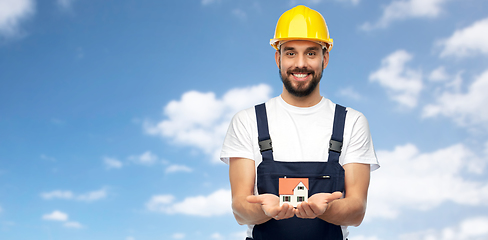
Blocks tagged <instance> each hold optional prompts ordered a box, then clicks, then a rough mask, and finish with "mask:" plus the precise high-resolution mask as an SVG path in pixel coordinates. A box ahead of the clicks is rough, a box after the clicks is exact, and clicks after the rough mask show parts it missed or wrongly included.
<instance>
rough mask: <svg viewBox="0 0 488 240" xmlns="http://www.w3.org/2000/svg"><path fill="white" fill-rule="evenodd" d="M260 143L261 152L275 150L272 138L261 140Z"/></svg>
mask: <svg viewBox="0 0 488 240" xmlns="http://www.w3.org/2000/svg"><path fill="white" fill-rule="evenodd" d="M258 144H259V149H261V152H264V151H268V150H271V151H272V150H273V147H272V146H271V139H266V140H263V141H259V142H258Z"/></svg>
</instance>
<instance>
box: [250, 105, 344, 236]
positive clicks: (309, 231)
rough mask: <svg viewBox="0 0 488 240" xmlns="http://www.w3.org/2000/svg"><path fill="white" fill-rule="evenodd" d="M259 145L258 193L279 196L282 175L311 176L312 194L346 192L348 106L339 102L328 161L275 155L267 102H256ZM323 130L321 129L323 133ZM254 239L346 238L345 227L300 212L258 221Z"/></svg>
mask: <svg viewBox="0 0 488 240" xmlns="http://www.w3.org/2000/svg"><path fill="white" fill-rule="evenodd" d="M255 110H256V118H257V124H258V138H259V147H260V150H261V155H262V157H263V161H262V162H261V163H260V164H259V166H258V167H257V188H258V194H265V193H269V194H275V195H277V196H279V193H278V189H279V178H308V182H309V184H308V185H309V189H308V197H310V196H312V195H314V194H315V193H332V192H335V191H340V192H344V169H343V168H342V166H341V165H340V164H339V156H340V153H341V148H342V140H343V133H344V122H345V118H346V108H344V107H343V106H340V105H336V108H335V115H334V125H333V130H332V137H331V140H330V143H329V158H328V161H327V162H280V161H275V160H274V159H273V149H272V144H271V138H270V135H269V129H268V120H267V115H266V106H265V104H264V103H263V104H260V105H256V106H255ZM319 134H320V133H319ZM252 235H253V240H286V239H293V240H296V239H307V240H319V239H320V240H324V239H327V240H342V239H343V236H342V229H341V227H340V226H338V225H334V224H331V223H328V222H326V221H323V220H322V219H319V218H315V219H302V218H298V217H296V216H294V217H292V218H289V219H284V220H275V219H271V220H269V221H267V222H265V223H263V224H259V225H255V226H254V229H253V234H252Z"/></svg>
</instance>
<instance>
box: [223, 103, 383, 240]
mask: <svg viewBox="0 0 488 240" xmlns="http://www.w3.org/2000/svg"><path fill="white" fill-rule="evenodd" d="M346 110H347V114H346V122H345V126H344V140H343V145H342V152H341V155H340V158H339V163H340V164H341V165H345V164H348V163H364V164H370V165H371V171H374V170H376V169H377V168H379V163H378V160H377V158H376V153H375V151H374V147H373V140H372V139H371V134H370V131H369V124H368V120H367V119H366V117H364V115H363V114H362V113H360V112H358V111H356V110H354V109H352V108H347V109H346ZM334 111H335V104H334V103H333V102H332V101H330V100H329V99H326V98H322V100H321V101H320V102H319V103H318V104H316V105H315V106H312V107H308V108H300V107H295V106H292V105H289V104H288V103H286V102H285V101H284V100H283V99H282V98H281V96H278V97H275V98H272V99H270V100H269V101H268V102H266V112H267V116H268V126H269V134H270V136H271V141H272V143H273V157H274V159H275V161H290V162H299V161H323V162H326V161H327V158H328V155H329V141H330V137H331V135H332V125H333V122H334ZM231 157H238V158H248V159H251V160H254V162H255V167H256V168H257V166H258V165H259V164H260V163H261V161H262V156H261V152H260V151H259V145H258V128H257V123H256V112H255V110H254V107H251V108H248V109H246V110H243V111H240V112H238V113H237V114H236V115H235V116H234V118H233V119H232V122H231V124H230V126H229V129H228V131H227V135H226V137H225V140H224V144H223V147H222V152H221V155H220V159H221V160H222V161H223V162H225V163H226V164H228V163H229V158H231ZM255 183H256V181H255ZM254 192H255V194H257V186H256V184H255V186H254ZM253 227H254V226H249V230H248V237H252V229H253ZM342 230H343V236H344V239H345V238H346V237H347V235H348V231H347V227H345V226H343V227H342Z"/></svg>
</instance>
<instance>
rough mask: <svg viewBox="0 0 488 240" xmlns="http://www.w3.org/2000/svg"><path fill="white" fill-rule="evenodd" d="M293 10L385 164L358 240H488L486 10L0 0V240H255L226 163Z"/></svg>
mask: <svg viewBox="0 0 488 240" xmlns="http://www.w3.org/2000/svg"><path fill="white" fill-rule="evenodd" d="M297 4H305V5H307V6H308V7H311V8H313V9H315V10H318V11H319V12H321V13H322V14H323V16H324V17H325V19H326V21H327V24H328V26H329V30H330V33H331V37H332V38H333V39H334V48H333V49H332V51H331V55H330V56H331V58H330V62H329V66H328V67H327V69H326V70H325V72H324V77H323V79H322V84H321V92H322V95H324V96H326V97H328V98H330V99H332V101H334V102H337V103H340V104H342V105H346V106H349V107H352V108H355V109H357V110H359V111H361V112H363V113H364V114H365V115H366V117H367V118H368V120H369V122H370V127H371V131H372V135H373V139H374V143H375V148H376V152H377V155H378V158H379V161H380V163H381V164H382V168H380V169H379V170H378V171H375V172H374V173H373V174H372V180H371V187H370V192H369V203H368V211H367V215H366V218H365V220H364V222H363V224H362V225H361V226H360V227H358V228H355V227H351V228H350V231H351V235H350V239H351V240H386V239H425V240H427V239H428V240H437V239H439V240H440V239H443V240H450V239H461V240H462V239H470V240H472V239H488V230H487V229H488V227H487V226H488V204H487V203H488V177H487V172H488V169H487V166H486V165H487V162H488V131H487V130H488V124H487V123H488V108H487V107H486V104H487V103H488V95H487V94H486V92H488V67H487V66H488V14H487V11H486V9H488V2H486V1H483V0H464V1H461V0H422V1H420V0H384V1H365V0H308V1H295V0H290V1H239V0H238V1H230V0H194V1H156V0H147V1H135V0H119V1H108V0H105V1H88V0H46V1H39V0H0V239H2V240H3V239H5V240H20V239H22V240H24V239H39V240H40V239H46V240H57V239H73V240H76V239H95V240H96V239H100V240H101V239H103V240H112V239H113V240H152V239H214V240H219V239H231V240H234V239H243V236H244V232H245V230H246V228H245V227H243V226H239V225H238V224H237V223H236V222H235V220H234V219H233V216H232V213H231V209H230V186H229V183H228V172H227V170H228V168H227V166H226V165H225V164H223V163H221V162H220V161H219V160H218V152H219V150H220V146H221V144H222V140H223V136H224V134H225V131H226V129H227V125H228V123H229V121H230V118H231V117H232V116H233V114H235V113H236V112H237V111H239V110H241V109H244V108H247V107H250V106H252V105H254V104H256V103H259V102H262V101H265V100H267V99H269V98H271V97H274V96H277V95H279V94H280V92H281V88H282V87H281V81H280V80H279V77H278V69H277V68H276V65H275V62H274V57H273V56H274V50H273V48H272V47H270V46H269V39H270V38H272V37H273V33H274V27H275V24H276V22H277V20H278V18H279V16H280V15H281V14H282V13H283V12H285V11H286V10H288V9H290V8H292V7H294V6H295V5H297Z"/></svg>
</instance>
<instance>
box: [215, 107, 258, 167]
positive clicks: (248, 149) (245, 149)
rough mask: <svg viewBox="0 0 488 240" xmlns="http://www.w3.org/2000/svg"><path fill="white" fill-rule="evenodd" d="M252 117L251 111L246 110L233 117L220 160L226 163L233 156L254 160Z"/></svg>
mask: <svg viewBox="0 0 488 240" xmlns="http://www.w3.org/2000/svg"><path fill="white" fill-rule="evenodd" d="M251 117H252V116H249V111H248V110H244V111H241V112H239V113H237V114H236V115H235V116H234V117H233V118H232V121H231V123H230V125H229V128H228V130H227V134H226V136H225V139H224V143H223V145H222V151H221V153H220V160H222V161H223V162H224V163H226V164H229V158H231V157H240V158H248V159H252V160H254V154H253V141H252V136H253V134H252V131H253V129H252V126H251V124H252V123H251V122H252V121H251Z"/></svg>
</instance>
